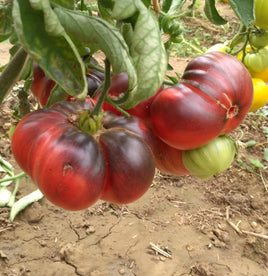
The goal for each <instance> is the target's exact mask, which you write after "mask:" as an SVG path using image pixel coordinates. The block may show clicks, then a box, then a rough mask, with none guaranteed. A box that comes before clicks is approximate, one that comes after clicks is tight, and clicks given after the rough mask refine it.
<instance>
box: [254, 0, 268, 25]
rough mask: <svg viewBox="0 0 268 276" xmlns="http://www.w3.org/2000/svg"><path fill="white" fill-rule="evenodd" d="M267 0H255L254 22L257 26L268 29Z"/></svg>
mask: <svg viewBox="0 0 268 276" xmlns="http://www.w3.org/2000/svg"><path fill="white" fill-rule="evenodd" d="M267 13H268V1H267V0H255V22H254V24H255V25H256V26H258V27H261V28H263V29H264V30H266V31H268V16H267Z"/></svg>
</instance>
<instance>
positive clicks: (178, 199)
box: [0, 44, 268, 276]
mask: <svg viewBox="0 0 268 276" xmlns="http://www.w3.org/2000/svg"><path fill="white" fill-rule="evenodd" d="M7 60H8V45H3V44H0V65H3V64H5V63H6V61H7ZM171 62H172V65H173V66H174V68H175V70H176V71H178V72H182V71H183V69H184V68H185V65H186V63H187V62H188V60H186V59H180V58H173V59H172V60H171ZM12 103H13V101H12V100H11V101H9V102H6V103H5V104H3V105H2V106H1V111H0V137H1V140H0V152H1V155H2V156H3V157H4V158H5V159H6V160H8V161H9V162H11V163H12V164H13V165H14V166H15V168H16V172H20V169H19V168H18V166H17V165H16V164H15V162H14V160H13V158H12V154H11V150H10V141H9V138H8V136H7V130H8V129H9V127H10V125H11V123H12V122H10V119H9V118H10V110H11V108H12V105H13V104H12ZM264 125H265V126H267V119H261V120H259V117H258V116H257V115H250V116H248V117H247V118H246V119H245V121H244V122H243V124H242V125H241V126H240V127H239V129H238V130H236V131H234V132H233V133H232V136H233V137H236V138H237V137H239V136H240V135H241V131H243V133H244V136H243V139H242V141H244V142H245V141H249V140H255V141H258V143H259V145H257V146H254V147H252V148H248V149H243V150H241V151H240V155H239V158H241V159H242V160H243V161H244V165H245V166H242V165H241V164H240V163H238V162H237V161H235V162H234V163H233V164H232V166H231V167H230V168H229V169H228V170H227V171H226V172H224V173H221V174H218V175H216V176H215V177H213V178H211V179H207V180H201V179H198V178H195V177H193V176H184V177H173V176H169V175H163V174H160V173H159V172H157V173H156V176H155V181H154V183H153V184H152V186H151V188H150V189H149V191H148V192H147V193H146V194H145V195H144V196H143V197H142V198H140V199H139V200H137V201H136V202H134V203H131V204H128V205H123V206H117V205H114V204H108V203H105V202H102V201H99V202H98V203H96V204H95V205H94V206H92V207H91V208H88V209H86V210H83V211H79V212H68V211H65V210H62V209H60V208H58V207H55V206H54V205H52V204H51V203H50V202H48V201H47V200H46V199H42V200H41V201H39V202H37V203H34V204H32V205H31V206H30V207H28V208H26V209H25V210H24V211H23V212H21V213H20V214H19V215H18V216H17V217H16V219H15V221H14V222H13V223H11V222H10V221H9V209H8V208H1V209H0V276H35V275H39V276H52V275H53V276H60V275H65V276H72V275H81V276H117V275H125V276H130V275H136V276H160V275H161V276H162V275H167V276H179V275H181V276H182V275H193V276H227V275H234V276H265V275H268V242H267V239H264V238H262V237H256V236H254V235H252V234H251V233H245V232H242V231H249V232H254V233H257V234H260V235H267V234H268V220H267V216H268V208H267V206H268V193H267V192H266V191H265V188H264V186H265V181H266V185H267V181H268V172H267V165H268V164H267V162H265V160H264V159H263V146H264V144H261V143H267V139H266V137H265V135H264V133H263V132H262V129H261V127H262V126H264ZM248 158H253V159H259V160H261V161H262V163H263V164H264V165H265V168H264V169H261V170H259V169H255V170H251V169H250V163H249V162H248ZM251 167H252V166H251ZM260 172H261V173H262V177H261V175H260ZM35 189H36V187H35V185H34V184H33V183H32V182H31V181H30V180H28V181H24V182H22V183H21V185H20V189H19V193H18V198H20V197H22V196H24V195H26V194H28V193H30V192H31V191H33V190H35ZM227 213H229V220H227V219H226V218H227V217H226V214H227ZM233 225H235V226H237V227H238V229H239V230H240V231H241V232H239V233H238V232H237V231H236V230H235V227H234V226H233ZM150 243H154V244H155V245H157V246H158V247H159V248H161V249H162V250H164V251H165V252H167V253H169V254H170V255H171V258H168V257H164V256H163V255H161V254H159V253H158V254H157V253H156V251H154V250H153V249H152V248H151V246H150Z"/></svg>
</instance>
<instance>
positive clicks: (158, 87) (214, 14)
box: [0, 0, 260, 210]
mask: <svg viewBox="0 0 268 276" xmlns="http://www.w3.org/2000/svg"><path fill="white" fill-rule="evenodd" d="M242 1H243V2H242ZM2 2H3V4H2V3H1V4H0V18H1V20H0V41H5V40H6V39H8V40H9V42H10V43H11V44H12V49H11V51H10V53H11V59H10V62H9V63H8V65H7V66H5V67H3V72H2V73H1V75H0V103H2V101H3V100H4V98H6V96H7V95H8V93H9V92H10V91H11V90H12V87H13V85H14V83H15V82H16V81H18V80H20V81H22V83H23V84H24V88H23V89H24V92H25V93H26V97H25V98H28V95H29V93H30V92H32V93H33V94H34V95H35V96H36V97H37V98H38V99H39V101H40V103H41V109H40V110H37V111H35V112H33V113H31V114H29V115H27V116H26V117H24V118H23V119H22V120H21V122H20V123H19V124H18V126H17V129H16V130H15V133H14V137H13V139H12V149H13V152H14V156H15V158H16V160H17V161H18V164H19V165H20V166H21V168H22V169H23V170H24V171H26V173H27V174H29V175H30V176H31V178H32V179H33V181H34V182H35V183H36V184H37V185H38V187H39V188H40V190H41V191H42V192H44V194H45V195H46V196H47V198H48V199H50V200H51V201H52V202H54V203H55V204H56V205H59V206H61V207H63V208H67V209H72V210H76V209H83V208H86V207H87V206H90V205H91V204H93V203H94V202H95V201H96V200H98V199H104V200H107V201H112V202H116V203H127V202H131V201H133V200H135V199H137V198H138V197H139V196H141V195H142V194H143V193H144V192H145V191H146V189H148V187H149V185H150V182H151V181H152V177H153V170H154V166H156V168H158V169H159V170H161V171H162V172H165V173H170V174H175V175H185V174H189V170H188V169H187V168H185V166H184V164H183V161H182V156H183V150H184V149H188V148H189V147H193V146H194V147H196V146H200V144H204V143H207V142H208V141H210V140H211V139H214V138H215V136H217V135H221V134H223V133H228V132H230V131H231V130H233V129H234V128H235V127H236V126H238V124H239V123H240V122H241V121H242V119H243V118H244V116H245V114H246V113H247V111H248V108H249V106H250V105H251V98H252V97H251V90H252V83H251V82H250V81H249V79H248V75H247V74H246V72H245V70H243V69H242V68H241V64H240V63H237V62H235V61H234V60H233V59H232V58H231V57H229V56H228V55H221V54H220V53H219V54H215V53H214V52H212V53H210V54H207V55H204V56H200V57H199V58H197V59H195V60H193V61H192V62H190V63H189V65H188V66H187V68H186V70H185V72H184V74H183V77H182V81H181V82H180V83H179V84H178V86H175V87H170V88H166V89H164V90H163V88H164V87H165V85H166V84H170V82H168V80H167V79H166V78H165V77H166V72H167V69H168V63H169V60H168V57H169V50H170V49H171V45H172V44H173V43H185V39H184V36H183V33H185V29H184V27H183V26H184V24H183V21H182V20H181V19H182V18H183V17H184V16H185V15H187V16H189V15H191V14H193V9H194V6H195V4H196V2H197V1H192V5H190V6H188V7H187V8H185V7H184V4H185V2H186V1H178V0H171V1H147V0H146V1H145V0H124V1H120V0H113V1H110V0H105V1H103V0H98V1H96V2H95V3H94V4H92V1H86V3H85V1H78V0H71V1H67V0H55V1H49V0H42V1H41V0H36V1H32V0H21V1H19V0H13V1H2ZM229 3H230V6H231V8H232V9H233V10H234V12H235V13H236V15H237V17H238V19H239V20H240V21H241V25H242V27H241V29H240V30H239V33H238V35H237V37H235V38H234V39H232V40H231V43H228V44H226V43H225V44H226V48H224V49H223V51H227V50H228V52H230V53H232V51H233V48H234V46H236V45H238V44H239V43H241V42H243V45H242V48H243V47H244V46H245V45H246V42H248V40H249V38H250V36H249V34H253V31H252V30H253V28H254V29H255V28H256V29H258V30H259V29H260V28H259V27H255V26H253V19H254V16H253V15H254V10H253V1H252V0H235V1H234V0H232V1H229ZM95 4H97V5H95ZM93 10H94V11H93ZM245 10H246V11H247V12H246V13H245V12H244V11H245ZM204 12H205V14H206V15H207V17H208V19H209V20H210V21H211V22H212V23H214V24H219V25H220V24H225V23H227V21H226V20H225V19H223V18H221V16H220V15H219V13H218V11H217V8H216V2H215V1H205V5H204ZM256 24H257V23H256ZM163 34H164V36H163ZM252 39H253V36H251V40H252ZM253 43H256V42H253V40H252V44H253ZM195 49H197V47H195ZM197 50H198V49H197ZM99 52H100V53H101V56H102V57H101V59H102V62H103V63H104V64H105V69H104V70H103V68H100V66H99V65H98V64H89V63H88V57H92V58H93V57H94V55H95V54H96V55H97V53H99ZM199 53H200V50H199ZM89 70H90V71H89ZM103 71H104V74H103V73H102V72H103ZM177 76H178V75H177ZM169 79H171V78H169ZM100 85H101V88H100ZM97 88H100V92H99V93H98V94H97V96H96V95H93V94H95V91H96V89H97ZM239 91H240V92H239ZM242 91H243V94H242ZM27 93H28V94H27ZM88 95H90V96H93V97H94V98H93V99H92V98H88ZM171 98H173V99H172V100H171ZM175 98H177V100H178V101H177V100H175V101H174V99H175ZM62 99H67V100H68V101H70V102H69V103H67V102H64V103H62V102H60V100H62ZM84 100H85V102H83V104H82V101H84ZM175 102H176V104H175ZM178 102H179V104H178ZM44 106H47V107H51V108H44ZM33 108H35V107H33ZM38 108H39V107H38ZM103 109H104V110H105V111H107V112H106V113H105V116H104V117H103V119H100V118H101V116H102V112H103ZM108 111H112V112H114V113H115V114H117V115H118V116H117V117H115V116H114V115H112V114H111V113H108ZM126 113H128V115H130V117H127V118H126V117H123V116H121V115H122V114H124V115H127V114H126ZM137 117H139V118H137ZM141 119H142V120H141ZM77 120H78V121H77ZM148 125H149V127H151V128H152V129H149V128H148ZM98 130H99V131H98ZM154 132H155V133H154ZM199 138H200V139H199ZM67 149H68V150H67ZM153 158H154V160H155V161H154V160H153ZM154 162H155V164H154Z"/></svg>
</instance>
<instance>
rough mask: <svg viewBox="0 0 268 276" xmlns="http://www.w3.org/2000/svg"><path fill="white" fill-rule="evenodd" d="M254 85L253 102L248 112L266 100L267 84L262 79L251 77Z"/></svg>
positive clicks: (267, 98) (254, 109)
mask: <svg viewBox="0 0 268 276" xmlns="http://www.w3.org/2000/svg"><path fill="white" fill-rule="evenodd" d="M252 82H253V87H254V96H253V102H252V105H251V108H250V110H249V112H251V111H256V110H258V109H259V108H261V107H262V106H264V105H265V104H266V103H267V101H268V86H267V84H266V83H265V82H264V81H263V80H262V79H256V78H253V79H252Z"/></svg>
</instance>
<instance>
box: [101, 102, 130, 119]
mask: <svg viewBox="0 0 268 276" xmlns="http://www.w3.org/2000/svg"><path fill="white" fill-rule="evenodd" d="M106 101H107V102H108V103H109V104H110V105H112V106H113V107H114V108H115V109H117V110H118V111H120V112H121V113H122V114H124V115H125V116H126V117H130V115H129V113H128V112H127V111H126V110H124V109H123V108H121V107H120V106H118V105H117V104H115V103H114V101H113V100H111V99H109V98H107V99H106Z"/></svg>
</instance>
